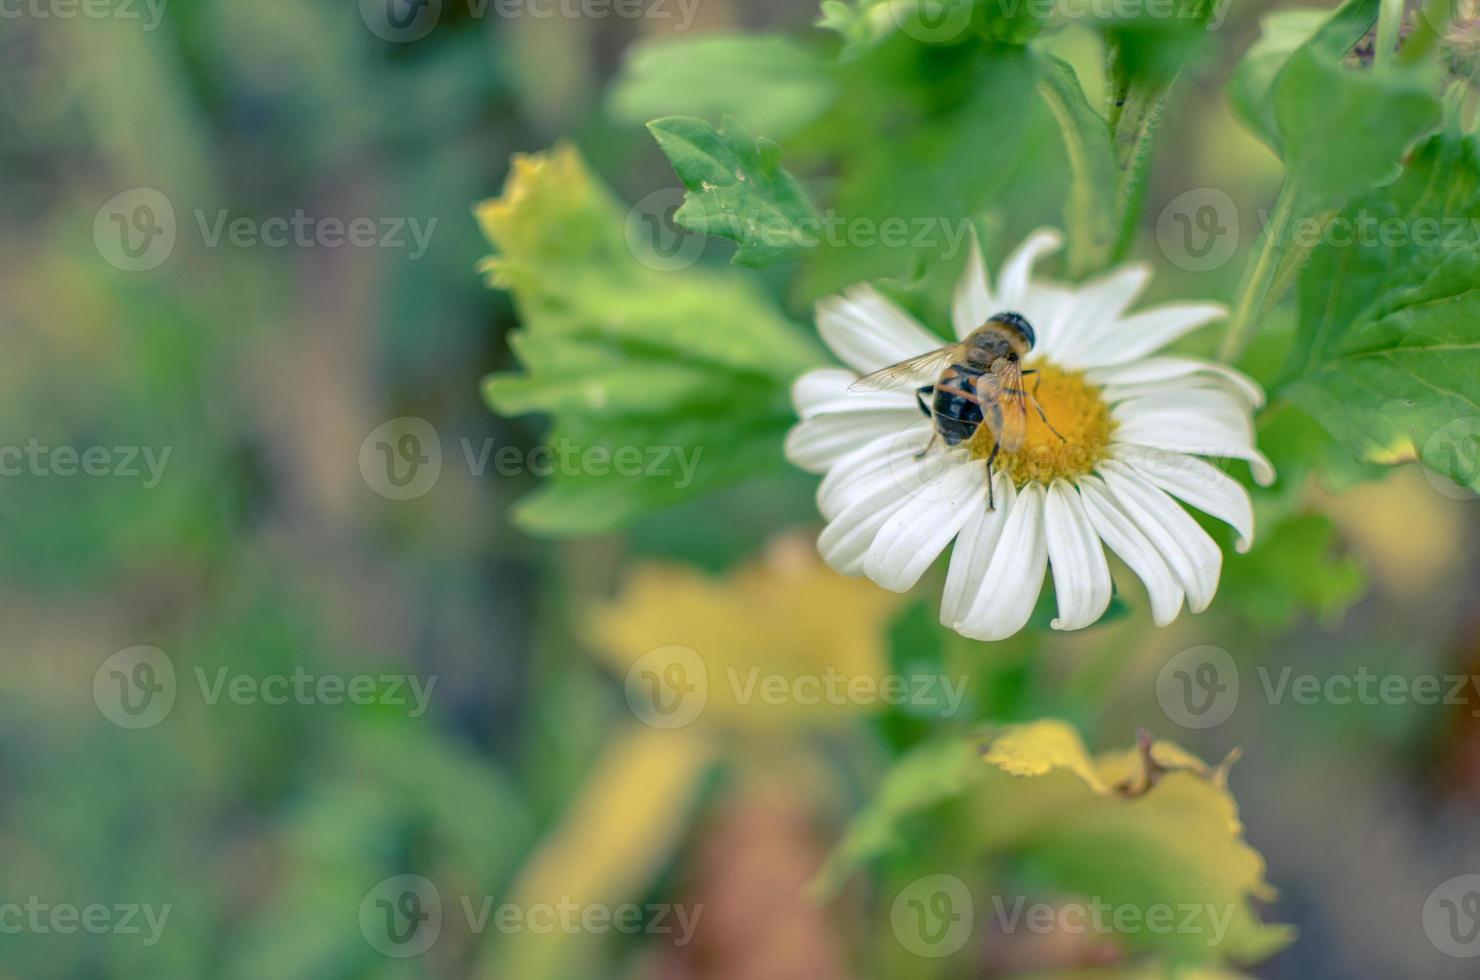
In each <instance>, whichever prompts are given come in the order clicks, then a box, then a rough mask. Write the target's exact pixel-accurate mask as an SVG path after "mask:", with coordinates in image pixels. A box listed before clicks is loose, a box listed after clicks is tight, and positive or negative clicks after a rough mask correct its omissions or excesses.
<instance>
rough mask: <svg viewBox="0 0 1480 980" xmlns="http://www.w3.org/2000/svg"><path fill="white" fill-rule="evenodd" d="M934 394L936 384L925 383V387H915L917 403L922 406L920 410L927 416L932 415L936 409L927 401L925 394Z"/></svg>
mask: <svg viewBox="0 0 1480 980" xmlns="http://www.w3.org/2000/svg"><path fill="white" fill-rule="evenodd" d="M933 394H935V385H925V386H924V387H923V388H916V389H915V404H916V405H919V406H920V412H921V414H923V415H924V416H925V417H926V418H930V417H931V415H932V414H933V413H934V409H932V408H931V407H930V405H929V403H928V402H926V401H925V396H926V395H933Z"/></svg>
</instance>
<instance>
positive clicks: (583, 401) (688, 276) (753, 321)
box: [477, 144, 820, 535]
mask: <svg viewBox="0 0 1480 980" xmlns="http://www.w3.org/2000/svg"><path fill="white" fill-rule="evenodd" d="M649 204H651V202H649ZM656 210H657V209H655V207H654V206H649V207H639V208H636V209H632V210H628V209H626V208H624V207H623V206H622V205H620V204H619V203H618V202H617V200H616V198H615V197H613V195H612V194H611V193H610V192H609V191H607V190H606V188H605V187H603V186H602V185H601V183H600V182H599V181H597V180H596V179H595V178H594V177H593V176H592V175H591V173H590V172H589V171H588V170H587V169H586V166H585V164H584V163H583V162H582V160H581V158H580V155H579V154H578V153H577V152H576V151H575V149H574V148H573V147H571V146H570V145H569V144H562V145H560V146H557V147H556V148H555V149H554V150H551V151H550V152H549V153H545V154H539V155H535V156H519V157H515V158H514V162H513V170H512V172H511V174H510V175H509V180H508V183H507V184H506V186H505V188H504V193H503V195H502V196H501V197H499V198H496V199H494V200H491V201H487V202H484V203H483V204H481V205H479V207H478V208H477V216H478V222H479V225H480V226H481V227H482V229H483V232H484V234H485V235H486V236H487V237H488V240H489V242H490V243H492V245H493V246H494V248H495V249H496V250H497V254H496V255H494V256H493V257H491V258H488V259H486V260H485V261H484V262H483V264H482V265H481V267H480V268H481V269H482V270H483V272H484V273H485V274H486V275H487V276H488V278H489V281H490V283H491V284H492V285H494V286H496V287H498V288H501V289H507V290H509V291H510V293H511V294H512V295H513V298H514V303H515V306H516V308H517V310H518V313H519V317H520V320H521V321H522V328H521V329H520V330H519V331H517V332H515V333H514V334H512V335H511V337H510V340H509V344H510V347H511V348H513V350H514V353H515V354H516V355H517V356H518V359H519V362H520V365H521V367H522V368H523V371H522V372H521V373H508V374H499V375H493V376H492V377H489V378H487V379H485V381H484V386H483V392H484V397H485V399H486V400H487V401H488V403H489V405H490V406H491V407H492V408H493V410H494V411H496V412H499V413H500V414H504V415H522V414H525V413H529V412H541V413H544V414H546V415H549V416H551V417H552V418H553V419H554V425H553V427H552V430H551V432H550V434H549V436H548V437H547V441H548V442H549V444H550V445H551V446H552V447H557V446H558V447H559V448H560V454H561V459H562V463H561V465H559V466H556V467H554V468H553V469H554V473H553V475H552V476H551V478H550V479H549V480H547V481H546V482H545V484H544V485H543V486H542V487H541V489H540V490H539V491H537V492H536V493H535V494H533V495H532V496H531V497H529V498H526V499H525V500H521V501H520V502H519V503H518V505H516V507H515V508H514V517H515V519H516V521H517V522H518V523H519V524H520V525H521V526H523V527H524V528H525V529H526V530H530V531H533V532H536V533H541V534H547V535H572V534H584V533H591V532H595V531H602V530H608V529H610V528H614V527H617V526H620V525H623V524H626V523H629V522H631V521H632V520H634V519H635V518H637V517H639V516H640V515H642V514H644V513H647V512H649V511H653V510H657V509H661V508H663V507H666V506H669V505H672V504H676V503H679V502H682V501H685V500H687V499H689V498H692V497H695V496H698V495H700V494H701V493H703V492H704V491H706V490H710V489H713V488H715V487H718V486H722V485H724V484H728V483H733V482H736V481H739V480H742V479H746V478H749V477H753V476H755V475H756V474H759V473H764V472H766V471H767V470H768V469H773V468H780V467H781V466H782V465H783V462H784V458H783V455H782V451H781V448H782V442H783V440H784V438H785V434H786V431H787V429H788V428H789V427H790V426H791V424H792V423H793V422H794V421H795V415H794V413H793V411H792V407H791V403H790V399H789V397H788V391H789V388H790V385H791V382H792V380H793V379H794V378H795V377H796V376H797V375H799V374H801V373H802V372H803V371H804V370H806V369H807V368H808V367H811V366H813V365H814V364H816V363H817V362H818V361H819V360H820V356H819V354H818V352H817V350H816V347H815V345H814V344H813V343H812V342H811V341H810V340H809V339H807V336H806V334H805V333H804V332H803V331H802V330H801V329H800V328H798V327H795V326H793V325H792V324H790V323H788V322H787V321H786V319H785V318H784V317H783V316H782V315H781V314H780V312H779V310H777V308H776V306H775V303H774V302H773V301H772V300H771V299H770V297H769V296H768V295H767V294H766V292H765V291H764V287H763V286H762V285H761V284H759V283H756V282H753V281H750V280H748V279H746V278H742V276H741V274H740V273H739V272H738V271H737V270H731V269H709V268H706V267H705V266H704V265H702V264H689V265H685V262H687V261H688V260H689V259H690V258H692V259H693V260H694V261H697V259H698V256H696V255H695V256H690V255H689V254H688V253H686V252H684V251H683V250H682V247H681V248H680V251H679V252H678V253H677V255H676V256H670V258H674V259H675V261H676V262H677V265H678V266H679V267H674V266H672V265H664V264H663V263H661V262H657V261H656V258H658V257H657V256H655V255H654V254H651V246H652V243H651V242H648V243H647V244H644V241H643V232H644V229H645V228H646V227H647V226H646V224H645V222H646V221H648V220H651V219H654V218H656V217H657V214H656ZM623 459H625V460H627V462H626V463H624V464H622V465H621V466H617V465H614V461H617V460H623ZM634 460H635V461H636V462H634ZM564 461H569V462H568V463H567V462H564ZM649 463H651V464H653V465H647V464H649Z"/></svg>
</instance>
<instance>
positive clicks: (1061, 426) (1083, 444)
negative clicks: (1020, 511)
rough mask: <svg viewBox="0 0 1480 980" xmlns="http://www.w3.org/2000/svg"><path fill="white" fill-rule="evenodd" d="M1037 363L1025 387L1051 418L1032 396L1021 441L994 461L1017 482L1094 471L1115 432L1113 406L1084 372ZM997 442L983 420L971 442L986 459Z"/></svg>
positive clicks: (969, 445)
mask: <svg viewBox="0 0 1480 980" xmlns="http://www.w3.org/2000/svg"><path fill="white" fill-rule="evenodd" d="M1033 367H1035V368H1037V370H1038V373H1037V374H1030V375H1028V376H1027V377H1026V378H1024V379H1023V387H1024V388H1025V389H1026V390H1027V391H1028V393H1029V394H1030V395H1031V396H1032V397H1033V398H1036V399H1037V401H1038V405H1039V406H1040V407H1041V408H1042V409H1043V415H1044V416H1045V417H1047V419H1048V424H1044V421H1043V418H1040V417H1039V415H1038V412H1037V411H1035V410H1034V408H1033V406H1032V402H1031V400H1030V401H1029V405H1028V428H1027V431H1026V432H1025V433H1024V434H1023V440H1022V445H1020V446H1018V447H1017V448H1016V449H1015V450H1013V451H1011V452H1009V451H1008V450H1007V448H1006V447H1004V448H1003V450H1002V451H1001V452H1000V453H998V454H997V460H996V462H994V463H993V464H992V465H993V467H994V468H995V469H996V470H997V471H998V472H999V473H1006V474H1007V475H1008V476H1009V477H1011V478H1012V482H1013V483H1014V484H1016V485H1017V486H1022V485H1023V484H1025V483H1030V482H1037V483H1050V482H1052V481H1053V480H1055V479H1058V478H1063V479H1066V480H1073V479H1074V478H1076V477H1080V476H1084V475H1085V474H1086V473H1090V472H1092V471H1093V470H1094V468H1095V464H1097V463H1099V462H1100V460H1102V459H1104V458H1105V456H1106V453H1107V451H1108V450H1109V448H1110V437H1111V435H1112V434H1114V432H1115V419H1114V418H1112V417H1111V415H1110V406H1108V405H1106V404H1105V400H1104V399H1103V398H1101V397H1100V392H1099V389H1098V388H1096V387H1095V386H1093V385H1091V384H1089V383H1088V382H1086V381H1085V380H1084V375H1083V373H1081V372H1079V371H1065V370H1063V369H1061V368H1057V367H1054V366H1053V365H1051V364H1045V363H1043V362H1039V363H1037V364H1035V365H1033ZM1050 425H1051V426H1053V428H1052V429H1051V428H1049V426H1050ZM1054 429H1057V430H1058V434H1055V432H1054ZM1059 436H1063V438H1059ZM994 443H995V439H994V438H993V436H992V432H991V430H990V429H989V428H988V427H987V426H985V425H982V426H978V427H977V430H976V432H975V433H974V434H973V435H972V437H971V439H970V440H969V441H968V442H967V443H966V447H967V449H968V450H969V451H970V452H971V454H972V455H973V456H975V457H976V458H978V459H986V458H987V457H988V456H990V455H991V454H992V446H993V444H994Z"/></svg>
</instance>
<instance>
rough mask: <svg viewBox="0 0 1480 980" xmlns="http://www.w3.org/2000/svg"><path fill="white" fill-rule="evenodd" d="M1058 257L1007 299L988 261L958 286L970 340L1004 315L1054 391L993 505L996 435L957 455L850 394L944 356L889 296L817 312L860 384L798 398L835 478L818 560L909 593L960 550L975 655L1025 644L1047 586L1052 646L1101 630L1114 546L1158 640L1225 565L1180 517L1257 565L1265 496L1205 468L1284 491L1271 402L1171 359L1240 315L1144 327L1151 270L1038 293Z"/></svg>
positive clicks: (960, 322) (1196, 311)
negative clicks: (1188, 337) (862, 379)
mask: <svg viewBox="0 0 1480 980" xmlns="http://www.w3.org/2000/svg"><path fill="white" fill-rule="evenodd" d="M1060 244H1061V239H1060V236H1059V235H1058V233H1057V232H1054V231H1048V230H1042V231H1038V232H1035V233H1034V234H1033V235H1031V236H1029V238H1028V240H1027V241H1026V242H1024V243H1023V244H1022V245H1021V246H1020V247H1019V248H1018V249H1017V251H1015V252H1014V253H1013V254H1012V255H1011V256H1009V257H1008V259H1007V261H1006V263H1005V264H1004V266H1003V268H1002V271H1001V275H1000V277H999V278H998V280H997V282H996V284H995V286H994V285H993V284H992V283H991V282H990V281H989V280H988V277H987V270H986V265H985V263H984V262H983V261H982V256H981V250H980V248H979V247H978V246H976V244H975V243H973V246H972V254H971V258H970V261H969V262H968V264H967V267H966V271H965V273H964V274H963V276H962V279H961V282H960V283H959V284H958V285H957V287H956V294H955V299H954V303H953V306H952V315H951V319H952V322H953V325H954V327H955V332H956V336H957V337H958V338H965V337H966V336H967V335H968V334H970V333H971V332H972V331H974V330H975V329H976V328H978V327H980V326H981V325H982V324H983V323H985V322H986V321H987V320H988V319H989V318H991V317H993V316H996V315H998V314H1001V313H1004V312H1015V313H1018V314H1021V315H1022V316H1023V317H1025V318H1026V319H1027V321H1028V322H1029V323H1030V324H1031V325H1032V328H1033V331H1034V333H1036V345H1035V346H1034V347H1033V349H1032V351H1031V353H1029V354H1028V355H1027V357H1026V358H1025V360H1024V364H1025V365H1026V367H1027V369H1029V370H1033V371H1036V372H1037V374H1036V375H1035V376H1033V378H1032V379H1031V380H1030V381H1029V382H1027V387H1028V388H1030V389H1033V388H1034V384H1035V383H1036V386H1037V387H1036V389H1034V395H1035V398H1036V401H1037V404H1038V406H1039V407H1041V408H1042V410H1043V416H1042V418H1040V417H1039V416H1038V414H1037V413H1036V412H1029V413H1028V424H1027V428H1026V430H1025V432H1024V434H1023V436H1022V438H1021V442H1020V443H1019V445H1018V448H1017V449H1016V450H1014V451H1008V447H1006V446H1005V445H1004V446H1003V447H1001V448H1000V449H999V450H998V453H997V455H996V458H995V460H994V462H993V467H992V469H993V475H992V492H991V494H990V498H991V500H992V503H993V504H994V505H995V506H989V503H988V501H989V493H988V486H987V484H988V477H987V474H988V457H989V456H991V455H992V450H993V443H994V440H993V436H992V433H991V432H990V431H989V428H990V427H989V426H987V425H979V426H977V427H976V428H975V430H974V434H972V435H971V436H970V438H967V439H965V440H964V441H961V442H960V443H959V444H958V445H955V446H953V447H952V446H947V445H946V443H945V442H944V441H943V440H940V439H938V438H936V432H935V423H934V422H933V421H932V419H931V418H929V417H928V416H927V415H926V414H925V413H924V411H923V410H922V408H921V405H922V402H921V401H919V400H917V396H916V393H915V392H914V391H909V390H905V391H874V390H863V391H860V390H857V389H852V390H850V386H851V385H852V384H853V383H854V382H855V381H856V380H857V379H858V377H859V376H860V375H861V374H867V373H871V372H874V371H877V370H879V369H880V368H883V367H886V366H888V365H892V364H896V363H898V362H900V361H904V360H907V359H909V358H912V357H915V356H917V355H919V354H922V353H925V352H927V351H930V350H932V349H934V348H938V347H940V346H941V344H942V340H941V338H940V337H939V336H937V335H936V334H933V333H931V332H930V331H928V330H926V329H925V328H924V327H922V326H921V325H920V324H919V323H917V322H916V321H915V320H914V319H913V318H911V317H910V316H909V315H908V314H906V313H905V312H904V311H902V310H901V309H899V307H897V306H896V305H894V304H893V303H891V302H890V301H889V300H888V299H886V298H885V297H884V296H883V295H882V294H880V293H879V292H878V291H876V290H875V289H873V288H872V287H869V286H856V287H854V288H852V289H850V290H848V291H847V292H846V293H845V294H844V295H843V296H835V297H830V298H828V299H825V300H823V301H822V302H820V303H819V304H818V305H817V329H818V331H819V332H820V333H821V335H822V339H823V340H824V341H825V342H826V343H827V345H828V346H829V347H830V348H831V349H832V351H833V353H834V354H836V355H837V357H838V359H839V360H841V361H843V363H845V364H847V365H848V368H849V369H842V368H823V369H820V370H816V371H811V372H809V373H807V374H805V375H803V376H802V377H801V378H799V379H798V380H797V382H796V385H795V386H794V388H793V392H792V396H793V400H794V401H795V403H796V408H797V414H798V415H799V416H800V417H801V422H800V423H798V424H797V425H796V427H795V428H793V429H792V431H791V433H790V435H789V436H788V438H787V442H786V454H787V457H788V458H789V459H790V460H791V461H792V462H793V463H794V464H796V465H797V466H800V467H802V468H803V469H806V470H809V471H811V472H814V473H821V474H825V476H824V478H823V481H822V485H821V487H820V488H819V489H818V494H817V502H818V508H819V509H820V510H821V512H822V515H823V517H825V518H826V519H827V520H828V522H829V523H828V525H827V528H826V529H825V530H824V531H823V532H822V537H821V538H820V539H819V541H818V547H819V549H820V551H821V552H822V556H823V558H824V559H825V560H826V561H827V562H828V564H830V565H832V566H833V567H834V568H836V569H837V570H839V571H841V572H844V573H846V574H851V575H857V574H863V575H867V576H868V577H869V578H871V579H873V580H874V581H875V582H877V583H878V584H879V585H881V586H883V587H884V588H886V589H890V590H893V591H895V592H904V591H907V590H909V589H910V588H912V587H913V586H914V585H915V583H916V582H917V581H919V579H920V576H922V575H923V574H924V573H925V571H926V569H928V568H929V567H930V565H931V564H932V563H933V562H934V561H935V559H936V558H937V557H938V556H939V555H940V554H941V552H942V551H944V550H945V548H946V546H947V545H949V544H951V542H952V541H955V547H954V548H953V549H952V552H951V559H950V567H949V570H948V572H947V575H946V584H945V594H944V596H943V597H942V601H941V610H940V618H941V622H942V623H944V624H945V625H947V626H950V627H951V628H952V629H955V630H956V631H957V632H959V633H961V634H963V635H965V636H968V637H972V638H974V639H979V640H1000V639H1003V638H1005V637H1008V636H1011V635H1012V634H1014V633H1016V632H1017V631H1018V630H1020V629H1022V628H1023V626H1024V625H1025V624H1026V623H1027V621H1028V618H1029V616H1030V615H1031V614H1032V611H1033V607H1034V605H1035V604H1036V602H1037V600H1038V595H1039V593H1040V591H1041V590H1042V587H1043V581H1044V571H1045V569H1046V568H1052V569H1053V581H1054V594H1055V598H1056V600H1057V606H1058V616H1057V618H1055V619H1054V620H1053V627H1054V628H1055V629H1061V630H1073V629H1080V628H1082V627H1085V626H1088V625H1090V624H1091V623H1093V622H1095V621H1096V620H1098V619H1099V618H1100V616H1101V615H1103V614H1104V612H1105V609H1106V608H1107V607H1108V605H1109V603H1110V596H1111V584H1110V569H1109V566H1108V564H1107V562H1106V558H1105V551H1104V548H1103V547H1102V543H1103V544H1104V545H1109V547H1110V550H1111V551H1113V552H1114V553H1115V554H1117V555H1119V556H1120V558H1121V560H1122V561H1123V562H1124V563H1125V564H1126V565H1127V566H1128V567H1129V568H1130V569H1131V571H1133V572H1134V573H1135V574H1136V575H1137V576H1139V577H1140V579H1141V580H1142V581H1143V582H1144V583H1145V585H1146V590H1147V592H1148V594H1149V596H1150V603H1151V613H1152V616H1153V618H1154V619H1155V621H1156V623H1157V624H1158V625H1166V624H1167V623H1170V622H1171V621H1172V620H1174V619H1176V618H1177V615H1178V614H1179V612H1180V611H1181V608H1182V604H1183V601H1184V600H1185V601H1186V603H1187V605H1188V606H1189V607H1190V608H1191V609H1192V611H1193V612H1201V611H1202V610H1203V609H1205V608H1207V606H1208V603H1210V602H1211V601H1212V599H1213V593H1214V592H1215V591H1216V590H1217V587H1218V576H1219V573H1220V571H1221V570H1222V564H1223V556H1222V553H1221V552H1220V551H1219V550H1218V546H1217V545H1216V544H1215V543H1214V542H1213V539H1212V538H1211V537H1210V536H1209V535H1208V534H1207V532H1206V531H1204V530H1203V529H1202V528H1201V527H1200V526H1199V525H1198V524H1197V522H1196V521H1195V520H1193V518H1192V517H1191V516H1190V515H1189V514H1188V513H1187V512H1186V511H1185V510H1183V509H1182V507H1181V505H1179V504H1178V503H1177V501H1176V500H1174V499H1173V498H1174V497H1175V498H1178V499H1180V500H1181V501H1182V502H1184V503H1186V504H1189V505H1191V506H1192V507H1195V508H1197V509H1199V510H1201V511H1204V512H1206V513H1207V514H1209V515H1211V516H1213V517H1215V518H1218V519H1220V520H1222V521H1225V522H1227V523H1228V524H1229V525H1231V526H1232V527H1233V529H1234V530H1235V531H1236V532H1237V534H1238V538H1239V541H1238V548H1239V550H1240V551H1244V550H1247V548H1248V547H1249V544H1250V543H1251V542H1252V540H1253V535H1254V515H1253V509H1252V506H1251V504H1250V501H1249V495H1248V493H1247V492H1246V491H1245V490H1244V488H1243V487H1242V486H1241V485H1240V484H1239V483H1238V482H1236V481H1235V480H1233V479H1232V478H1230V477H1229V476H1228V475H1227V474H1226V473H1224V472H1223V471H1222V470H1220V469H1219V468H1217V467H1215V466H1213V465H1211V464H1209V463H1207V462H1205V461H1204V460H1202V459H1199V458H1198V457H1199V456H1211V457H1220V458H1233V459H1243V460H1246V461H1248V463H1249V465H1250V466H1251V468H1252V470H1253V473H1254V477H1255V479H1256V480H1257V481H1258V482H1259V483H1260V484H1261V485H1267V484H1269V483H1271V482H1272V481H1273V479H1274V470H1273V468H1272V467H1271V466H1270V464H1269V461H1268V460H1267V459H1266V458H1265V457H1264V456H1263V454H1261V453H1260V452H1259V450H1258V448H1257V447H1256V446H1255V444H1254V427H1253V422H1252V414H1253V412H1254V410H1255V409H1257V408H1258V407H1259V406H1260V405H1262V404H1263V400H1264V393H1263V392H1262V391H1261V390H1260V388H1259V386H1258V385H1256V384H1255V383H1254V382H1253V381H1252V380H1250V379H1249V378H1248V377H1246V376H1245V375H1243V374H1241V373H1239V372H1238V371H1235V370H1233V369H1232V368H1229V367H1227V366H1226V365H1223V364H1216V363H1213V362H1210V361H1201V360H1195V359H1193V358H1187V357H1178V356H1170V355H1155V352H1156V351H1157V350H1159V349H1161V348H1162V347H1165V346H1166V345H1167V344H1170V343H1172V342H1173V341H1175V340H1177V339H1178V338H1179V337H1182V336H1183V335H1184V334H1187V333H1188V332H1189V331H1192V330H1194V329H1196V328H1198V327H1200V326H1203V325H1204V324H1207V323H1209V322H1211V321H1213V320H1216V319H1219V318H1220V317H1223V316H1224V315H1225V314H1226V311H1225V310H1224V308H1223V307H1222V306H1219V305H1217V304H1214V303H1173V304H1168V305H1165V306H1157V307H1152V308H1150V309H1146V310H1143V311H1141V312H1138V313H1128V312H1127V310H1128V308H1129V307H1130V305H1131V303H1132V302H1133V301H1134V300H1135V298H1136V296H1137V294H1139V293H1140V292H1141V290H1142V288H1143V287H1144V286H1145V285H1146V282H1147V280H1148V279H1149V278H1150V270H1149V268H1147V267H1146V266H1144V265H1127V266H1122V267H1120V268H1118V269H1116V270H1114V271H1112V272H1110V273H1108V274H1107V275H1105V276H1104V277H1102V278H1100V279H1096V280H1094V281H1091V282H1087V283H1084V284H1082V285H1079V286H1070V285H1066V284H1063V283H1056V282H1049V281H1045V280H1042V279H1036V280H1035V279H1034V278H1033V276H1032V267H1033V263H1034V262H1035V261H1036V260H1037V259H1038V258H1039V257H1040V256H1042V255H1045V254H1047V253H1050V252H1053V251H1054V250H1056V249H1057V248H1058V247H1059V245H1060ZM932 380H933V379H932ZM924 384H925V385H929V384H930V381H926V382H924ZM925 403H927V404H928V400H927V401H926V402H925ZM1004 442H1005V440H1004ZM927 447H929V450H928V451H925V450H926V448H927Z"/></svg>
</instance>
